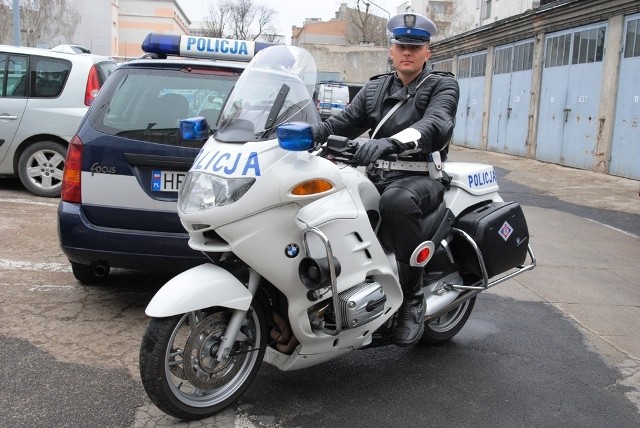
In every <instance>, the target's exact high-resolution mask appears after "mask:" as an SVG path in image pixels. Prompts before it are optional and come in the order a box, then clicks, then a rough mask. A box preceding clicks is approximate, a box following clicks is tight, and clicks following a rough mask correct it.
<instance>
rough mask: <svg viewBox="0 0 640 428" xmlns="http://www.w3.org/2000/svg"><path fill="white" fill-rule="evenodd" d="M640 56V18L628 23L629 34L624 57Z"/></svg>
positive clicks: (626, 37) (626, 38)
mask: <svg viewBox="0 0 640 428" xmlns="http://www.w3.org/2000/svg"><path fill="white" fill-rule="evenodd" d="M636 56H640V18H638V19H632V20H629V22H627V34H626V36H625V43H624V57H625V58H631V57H636Z"/></svg>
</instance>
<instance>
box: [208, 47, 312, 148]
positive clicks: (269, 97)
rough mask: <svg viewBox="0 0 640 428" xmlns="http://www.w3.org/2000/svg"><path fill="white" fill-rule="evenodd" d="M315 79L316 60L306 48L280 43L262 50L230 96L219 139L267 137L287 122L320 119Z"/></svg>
mask: <svg viewBox="0 0 640 428" xmlns="http://www.w3.org/2000/svg"><path fill="white" fill-rule="evenodd" d="M315 81H316V65H315V61H314V60H313V57H312V56H311V54H309V52H307V51H306V50H304V49H302V48H299V47H295V46H286V45H279V46H272V47H269V48H267V49H264V50H262V51H260V52H259V53H258V54H257V55H256V56H255V58H254V59H253V60H252V61H251V63H250V64H249V65H248V66H247V68H246V69H245V71H244V72H243V73H242V76H240V79H239V80H238V83H237V84H236V86H235V88H234V89H233V91H232V92H231V94H230V95H229V100H228V101H227V104H226V105H225V108H224V110H223V111H222V115H221V117H220V123H219V125H220V129H219V131H218V133H217V134H216V139H217V140H219V141H223V142H234V143H235V142H238V143H243V142H246V141H259V140H266V139H272V138H274V136H275V130H276V127H277V126H278V125H280V124H282V123H284V122H290V121H302V122H308V123H317V122H319V121H320V117H319V115H318V113H317V110H316V108H315V105H314V104H313V102H312V100H311V94H312V93H313V88H314V85H315Z"/></svg>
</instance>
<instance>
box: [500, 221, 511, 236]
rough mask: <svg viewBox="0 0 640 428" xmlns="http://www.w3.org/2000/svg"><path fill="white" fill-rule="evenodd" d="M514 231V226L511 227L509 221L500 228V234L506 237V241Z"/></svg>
mask: <svg viewBox="0 0 640 428" xmlns="http://www.w3.org/2000/svg"><path fill="white" fill-rule="evenodd" d="M512 233H513V227H511V225H510V224H509V223H508V222H506V221H505V222H504V224H503V225H502V227H501V228H500V230H499V231H498V234H499V235H500V236H501V237H502V239H504V240H505V241H506V240H507V239H509V237H510V236H511V234H512Z"/></svg>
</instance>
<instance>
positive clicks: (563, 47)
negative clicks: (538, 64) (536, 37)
mask: <svg viewBox="0 0 640 428" xmlns="http://www.w3.org/2000/svg"><path fill="white" fill-rule="evenodd" d="M570 50H571V34H563V35H562V36H556V37H550V38H548V39H547V46H546V50H545V60H544V66H545V67H546V68H549V67H558V66H560V65H568V64H569V52H570Z"/></svg>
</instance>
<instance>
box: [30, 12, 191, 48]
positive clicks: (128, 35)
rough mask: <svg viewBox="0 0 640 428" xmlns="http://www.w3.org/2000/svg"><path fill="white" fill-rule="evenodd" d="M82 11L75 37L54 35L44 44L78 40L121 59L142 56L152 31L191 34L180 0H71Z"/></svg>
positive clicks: (75, 42) (88, 46) (76, 41)
mask: <svg viewBox="0 0 640 428" xmlns="http://www.w3.org/2000/svg"><path fill="white" fill-rule="evenodd" d="M68 1H70V2H71V3H72V4H73V6H74V7H75V8H76V10H77V11H78V13H79V14H80V17H81V20H80V23H79V24H78V26H77V28H76V31H75V34H74V36H73V39H72V40H66V39H64V38H62V37H54V38H53V39H51V40H46V41H43V44H44V45H45V46H44V47H49V48H50V47H53V46H56V45H59V44H67V43H72V44H78V45H81V46H84V47H87V48H89V49H90V50H91V52H92V53H95V54H98V55H107V56H112V57H115V58H118V59H121V60H124V59H131V58H136V57H138V56H140V55H141V54H142V53H143V52H142V49H141V44H142V41H143V40H144V38H145V36H146V35H147V34H149V33H151V32H154V33H166V34H189V25H190V24H191V22H190V20H189V18H188V17H187V15H186V14H185V13H184V11H183V10H182V8H181V7H180V5H179V4H178V2H177V1H176V0H68Z"/></svg>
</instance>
